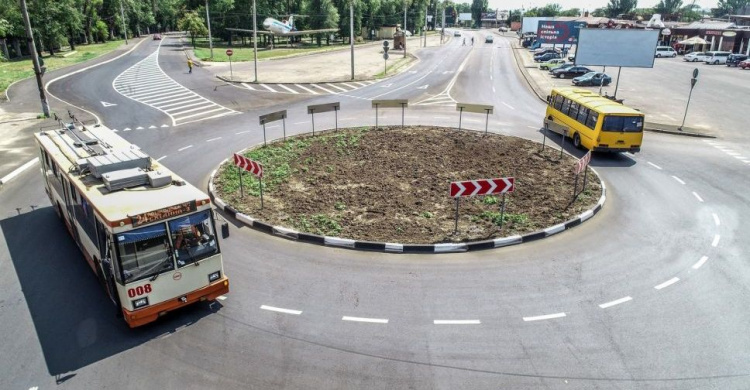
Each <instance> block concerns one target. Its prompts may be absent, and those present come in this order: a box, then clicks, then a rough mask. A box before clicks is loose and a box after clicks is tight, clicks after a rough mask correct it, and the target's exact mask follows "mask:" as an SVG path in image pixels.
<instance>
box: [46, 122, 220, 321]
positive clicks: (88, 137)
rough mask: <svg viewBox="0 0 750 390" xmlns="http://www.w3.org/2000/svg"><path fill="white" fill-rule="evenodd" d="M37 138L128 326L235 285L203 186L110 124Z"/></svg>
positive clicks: (65, 215)
mask: <svg viewBox="0 0 750 390" xmlns="http://www.w3.org/2000/svg"><path fill="white" fill-rule="evenodd" d="M35 138H36V142H37V144H38V145H39V153H40V161H41V170H42V175H43V177H44V183H45V190H46V192H47V195H48V196H49V198H50V201H51V202H52V206H53V207H54V208H55V209H56V210H57V213H58V214H59V215H60V217H61V218H62V219H63V221H65V225H66V226H67V228H68V231H69V232H70V234H71V235H72V236H73V238H74V239H75V241H76V243H77V244H78V247H79V248H80V249H81V251H82V252H83V255H84V257H85V258H86V260H87V262H88V263H89V265H90V266H91V268H92V269H93V270H94V272H95V273H96V275H97V277H98V278H99V281H100V282H101V283H102V285H103V286H105V289H106V290H107V293H108V294H109V296H110V298H111V299H112V301H113V302H114V303H115V305H117V306H118V307H120V309H121V310H122V313H123V316H124V318H125V321H127V323H128V325H129V326H130V327H137V326H140V325H143V324H146V323H149V322H152V321H154V320H156V319H157V318H158V317H159V316H161V315H164V314H166V313H167V312H169V311H171V310H175V309H177V308H180V307H183V306H186V305H190V304H192V303H195V302H198V301H206V300H209V301H212V300H214V299H216V298H217V297H219V296H222V295H223V294H226V293H227V292H229V280H228V279H227V277H226V275H225V274H224V268H223V265H222V259H221V251H220V248H219V240H218V237H217V234H216V229H215V226H214V218H213V210H212V209H211V202H210V199H209V197H208V196H207V195H206V194H205V193H204V192H202V191H200V190H198V189H197V188H195V187H194V186H192V185H190V184H189V183H187V182H185V181H184V180H183V179H181V178H180V177H178V176H177V175H176V174H174V173H173V172H171V171H170V170H168V169H167V168H166V167H164V166H162V165H160V164H159V163H158V162H156V161H154V160H152V159H151V158H150V157H149V156H147V155H146V154H144V153H143V152H142V151H141V150H140V149H139V148H138V147H137V146H135V145H132V144H130V143H129V142H127V141H126V140H124V139H123V138H121V137H120V136H118V135H117V134H115V133H114V132H112V131H111V130H110V129H108V128H106V127H104V126H100V125H96V126H84V125H83V124H82V123H80V122H78V121H75V120H74V122H73V123H70V124H63V123H62V122H60V128H58V129H54V130H47V131H42V132H39V133H37V134H35Z"/></svg>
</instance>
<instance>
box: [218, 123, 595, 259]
mask: <svg viewBox="0 0 750 390" xmlns="http://www.w3.org/2000/svg"><path fill="white" fill-rule="evenodd" d="M330 130H332V129H330ZM274 141H276V140H272V141H271V142H274ZM247 149H250V148H246V149H243V150H241V151H239V152H237V153H242V152H244V151H245V150H247ZM228 161H229V159H225V160H224V161H222V162H221V163H220V164H219V167H221V166H222V165H224V164H226V163H227V162H228ZM589 169H591V171H592V172H594V174H595V175H596V177H598V178H599V184H600V185H601V186H602V195H601V196H600V197H599V201H598V202H597V203H596V206H594V207H593V208H591V209H589V210H586V211H584V212H583V213H581V214H579V215H578V216H576V217H575V218H572V219H569V220H567V221H565V222H562V223H559V224H557V225H553V226H550V227H548V228H546V229H543V230H539V231H536V232H533V233H527V234H524V235H522V236H519V235H514V236H508V237H500V238H495V239H492V240H485V241H472V242H458V243H438V244H400V243H390V242H372V241H358V240H352V239H348V238H342V237H330V236H320V235H317V234H311V233H304V232H299V231H296V230H294V229H290V228H287V227H283V226H273V225H269V224H267V223H265V222H261V221H258V220H257V219H255V218H253V217H251V216H249V215H245V214H242V213H240V212H238V211H237V210H235V209H234V208H232V207H231V206H230V205H228V204H227V203H226V202H224V201H223V200H222V199H221V198H219V196H218V195H217V194H216V187H215V186H214V177H215V176H216V173H217V172H218V171H219V168H218V167H217V168H216V169H214V170H213V171H212V172H211V177H210V178H209V179H208V192H209V195H210V196H211V198H212V199H213V201H214V204H215V205H216V208H217V209H219V210H221V211H223V212H224V213H225V214H227V215H229V216H230V217H232V218H233V219H234V220H235V221H237V222H239V223H241V224H243V225H245V226H248V227H250V228H253V229H256V230H259V231H262V232H264V233H268V234H271V235H274V236H278V237H282V238H286V239H288V240H292V241H298V242H304V243H308V244H318V245H323V246H331V247H336V248H345V249H353V250H362V251H374V252H384V253H422V254H427V253H457V252H471V251H477V250H485V249H494V248H500V247H504V246H510V245H517V244H522V243H525V242H531V241H536V240H540V239H544V238H547V237H549V236H552V235H555V234H558V233H561V232H563V231H565V230H568V229H572V228H574V227H576V226H578V225H580V224H582V223H583V222H585V221H586V220H588V219H590V218H591V217H593V216H594V215H596V213H598V212H599V211H601V209H602V207H604V202H605V201H606V199H607V196H606V194H607V188H606V186H605V184H604V182H603V181H602V179H601V177H600V176H599V173H598V172H596V170H595V169H594V168H592V167H589Z"/></svg>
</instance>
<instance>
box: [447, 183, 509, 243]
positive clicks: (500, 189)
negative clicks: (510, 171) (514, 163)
mask: <svg viewBox="0 0 750 390" xmlns="http://www.w3.org/2000/svg"><path fill="white" fill-rule="evenodd" d="M515 183H516V179H515V178H514V177H500V178H495V179H477V180H467V181H454V182H451V183H450V188H449V194H450V196H451V197H452V198H455V199H456V222H455V224H454V227H453V234H456V232H457V231H458V205H459V199H460V198H462V197H467V196H477V195H493V194H503V203H502V206H501V213H500V218H501V225H500V227H501V228H502V218H503V217H504V213H505V194H506V193H508V192H513V191H515V189H516V184H515Z"/></svg>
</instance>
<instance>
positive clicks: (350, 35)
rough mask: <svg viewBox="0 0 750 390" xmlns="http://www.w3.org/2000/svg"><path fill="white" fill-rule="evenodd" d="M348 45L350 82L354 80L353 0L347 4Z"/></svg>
mask: <svg viewBox="0 0 750 390" xmlns="http://www.w3.org/2000/svg"><path fill="white" fill-rule="evenodd" d="M349 44H350V46H351V47H352V80H354V0H350V2H349Z"/></svg>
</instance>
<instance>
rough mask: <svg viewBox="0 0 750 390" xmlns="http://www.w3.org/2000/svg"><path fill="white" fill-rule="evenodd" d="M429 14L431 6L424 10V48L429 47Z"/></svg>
mask: <svg viewBox="0 0 750 390" xmlns="http://www.w3.org/2000/svg"><path fill="white" fill-rule="evenodd" d="M428 13H430V6H429V5H428V6H427V8H425V10H424V28H423V29H422V31H424V47H427V14H428Z"/></svg>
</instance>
